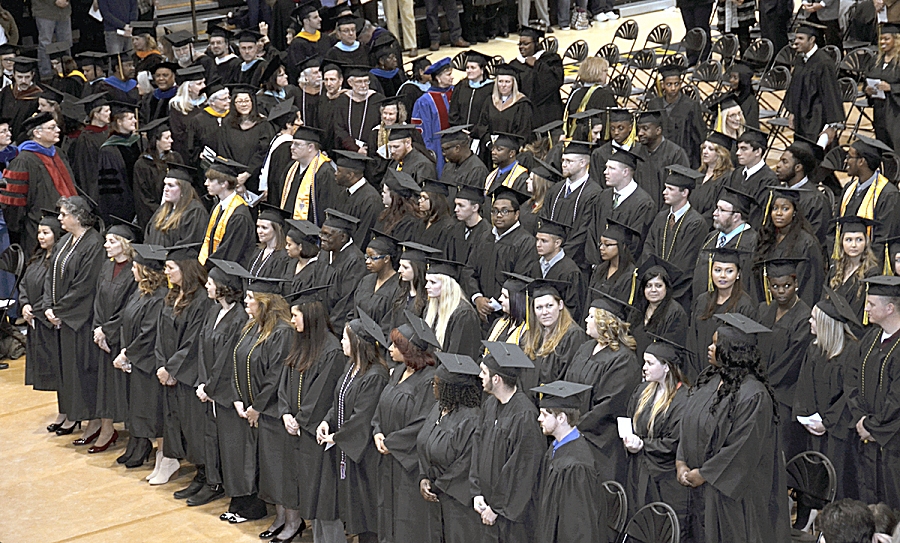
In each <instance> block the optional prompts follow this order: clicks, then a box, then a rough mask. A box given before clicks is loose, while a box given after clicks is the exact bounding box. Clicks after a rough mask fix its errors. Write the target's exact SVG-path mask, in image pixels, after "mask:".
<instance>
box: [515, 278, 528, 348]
mask: <svg viewBox="0 0 900 543" xmlns="http://www.w3.org/2000/svg"><path fill="white" fill-rule="evenodd" d="M530 316H531V303H529V301H528V287H525V329H526V330H528V329H529V328H531V325H530V324H529V323H530V322H531V319H529V318H528V317H530ZM516 343H517V344H518V343H519V342H518V341H517V342H516Z"/></svg>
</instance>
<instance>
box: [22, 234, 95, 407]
mask: <svg viewBox="0 0 900 543" xmlns="http://www.w3.org/2000/svg"><path fill="white" fill-rule="evenodd" d="M73 241H74V239H73V237H72V234H66V235H64V236H63V237H62V238H60V240H59V241H57V242H56V244H55V245H54V246H53V254H52V255H51V256H50V270H48V272H47V275H46V276H45V277H44V292H43V296H42V300H43V301H42V302H41V307H42V308H43V309H44V310H47V309H53V313H54V314H55V315H56V317H57V318H58V319H60V320H61V321H62V325H61V326H60V327H59V328H54V329H53V330H52V331H51V333H52V335H53V337H51V339H50V341H49V346H48V347H49V351H50V359H51V362H52V363H53V364H54V365H55V366H56V367H58V368H61V370H59V371H60V373H59V375H60V378H61V379H60V388H59V389H57V397H58V401H59V412H60V413H65V414H66V416H67V417H69V420H89V419H90V418H92V416H93V415H94V412H95V411H96V404H97V358H96V357H95V356H93V355H92V352H93V350H94V349H96V348H97V347H96V345H94V334H93V333H92V331H91V324H93V313H94V295H95V293H96V288H97V276H98V275H99V273H100V266H101V264H102V263H103V261H104V259H105V258H106V252H105V251H104V250H103V241H104V240H103V236H101V235H100V233H99V232H97V231H96V230H94V229H93V228H89V229H87V230H86V231H85V232H84V234H82V236H81V238H80V239H79V240H78V242H77V244H75V245H74V246H73V245H72V242H73ZM32 305H33V304H32Z"/></svg>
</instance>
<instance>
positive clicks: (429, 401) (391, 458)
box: [372, 366, 439, 543]
mask: <svg viewBox="0 0 900 543" xmlns="http://www.w3.org/2000/svg"><path fill="white" fill-rule="evenodd" d="M404 369H405V368H404V367H402V366H401V367H398V368H396V369H395V370H394V372H393V374H392V375H391V378H390V379H389V380H388V384H387V385H386V386H385V387H384V390H382V391H381V398H379V400H378V406H377V407H376V408H375V415H374V416H373V417H372V435H376V434H382V435H384V446H385V447H387V449H388V450H389V451H390V454H389V455H382V456H381V457H380V458H379V462H378V481H379V485H378V494H379V496H378V540H379V541H381V542H383V543H394V542H397V543H400V542H402V541H426V540H427V539H428V537H429V534H431V533H434V532H433V531H434V530H435V529H439V526H438V525H437V523H436V522H427V521H428V520H432V519H434V518H435V517H436V515H434V513H436V511H435V510H436V508H437V507H438V506H437V505H436V504H433V503H429V502H427V501H425V500H424V499H422V494H420V493H419V481H420V479H419V458H418V455H417V452H416V438H417V436H418V435H419V432H420V431H421V430H422V426H423V425H424V424H425V419H426V417H427V416H428V413H430V412H431V409H432V408H433V407H434V405H435V399H434V391H433V389H432V385H431V379H432V376H433V375H434V368H433V367H431V366H426V367H425V368H423V369H421V370H419V371H416V372H415V373H413V374H412V375H410V376H409V377H408V378H407V379H406V380H405V381H403V382H400V378H401V377H402V376H403V374H404Z"/></svg>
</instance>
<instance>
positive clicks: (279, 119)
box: [266, 100, 299, 130]
mask: <svg viewBox="0 0 900 543" xmlns="http://www.w3.org/2000/svg"><path fill="white" fill-rule="evenodd" d="M297 111H299V110H298V109H297V106H295V105H294V101H293V100H284V101H282V102H279V103H278V104H276V105H275V107H273V108H272V109H270V110H269V114H268V115H266V119H268V120H269V122H271V123H272V124H273V125H275V128H276V129H277V130H281V129H283V128H284V125H286V124H287V123H288V122H293V120H294V119H295V118H296V117H297Z"/></svg>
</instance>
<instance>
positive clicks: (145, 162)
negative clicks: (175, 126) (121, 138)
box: [132, 118, 184, 228]
mask: <svg viewBox="0 0 900 543" xmlns="http://www.w3.org/2000/svg"><path fill="white" fill-rule="evenodd" d="M138 132H140V133H143V134H146V135H147V147H146V149H145V150H144V153H143V154H141V156H140V158H138V159H137V162H135V164H134V175H133V177H134V187H132V190H133V191H134V203H135V213H136V214H137V222H138V224H139V225H140V226H141V228H145V227H146V226H147V224H148V223H149V222H150V217H152V216H153V214H154V213H155V212H156V210H157V208H159V200H160V198H161V197H162V194H163V180H164V179H165V177H166V171H167V170H168V164H167V163H169V162H175V163H179V164H183V163H184V159H183V158H182V157H181V155H180V154H178V152H176V151H173V150H172V129H171V128H170V127H169V121H168V119H167V118H162V119H157V120H156V121H153V122H151V123H148V124H146V125H144V126H142V127H141V128H140V129H138Z"/></svg>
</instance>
